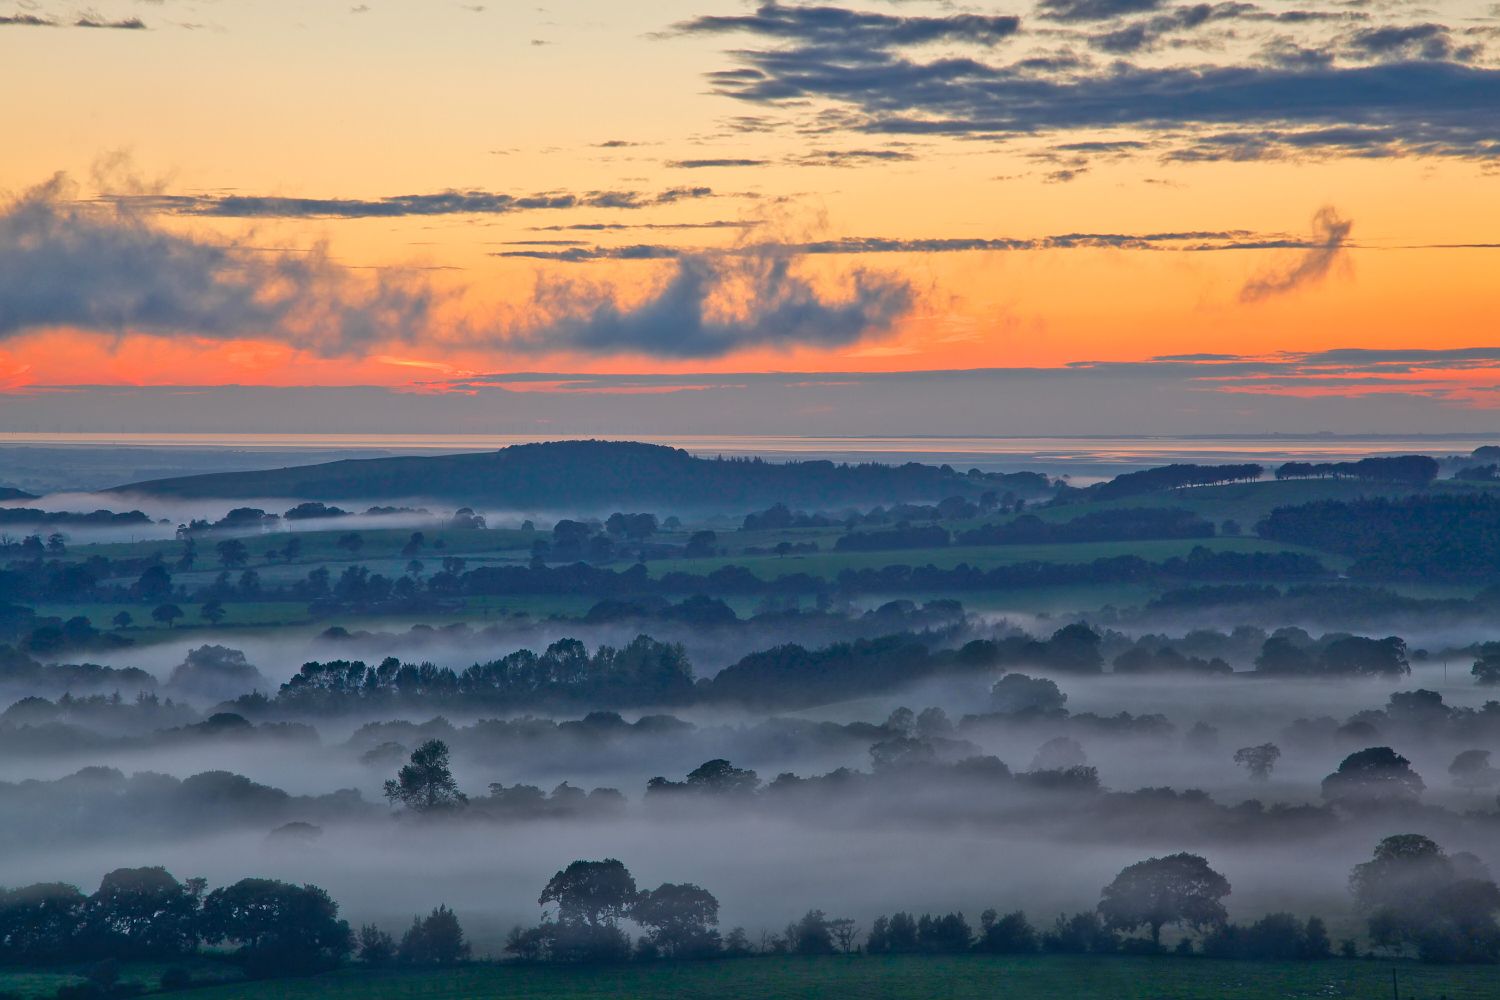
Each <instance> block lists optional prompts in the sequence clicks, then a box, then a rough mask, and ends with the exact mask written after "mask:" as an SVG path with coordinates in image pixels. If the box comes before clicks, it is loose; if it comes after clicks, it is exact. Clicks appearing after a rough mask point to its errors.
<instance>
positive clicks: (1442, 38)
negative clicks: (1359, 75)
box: [1349, 23, 1479, 61]
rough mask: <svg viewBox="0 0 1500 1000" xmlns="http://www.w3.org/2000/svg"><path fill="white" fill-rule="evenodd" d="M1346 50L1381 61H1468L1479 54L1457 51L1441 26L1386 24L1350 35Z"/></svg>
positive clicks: (1447, 31) (1473, 49) (1444, 28)
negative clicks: (1455, 59)
mask: <svg viewBox="0 0 1500 1000" xmlns="http://www.w3.org/2000/svg"><path fill="white" fill-rule="evenodd" d="M1349 48H1350V49H1352V50H1354V52H1355V53H1357V54H1361V55H1365V56H1370V57H1375V58H1380V59H1432V60H1444V59H1452V58H1458V59H1460V60H1462V61H1467V60H1469V59H1472V58H1474V57H1475V56H1477V55H1478V54H1479V50H1478V48H1474V47H1470V48H1464V49H1461V50H1460V49H1458V48H1457V47H1455V46H1454V44H1453V35H1452V32H1450V31H1449V29H1448V27H1447V26H1446V25H1442V24H1430V23H1429V24H1407V25H1386V26H1383V27H1379V28H1366V29H1363V30H1361V31H1356V32H1355V33H1354V34H1352V35H1351V36H1349Z"/></svg>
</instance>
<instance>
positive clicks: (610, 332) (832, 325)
mask: <svg viewBox="0 0 1500 1000" xmlns="http://www.w3.org/2000/svg"><path fill="white" fill-rule="evenodd" d="M794 264H795V257H794V255H792V254H789V253H785V252H778V251H777V250H775V249H774V248H762V249H760V250H759V251H758V252H753V253H746V254H741V255H737V256H734V257H725V256H721V255H709V254H692V255H680V256H677V257H676V258H674V262H673V269H672V273H671V274H670V275H669V276H668V278H667V280H666V281H665V282H664V283H663V284H662V285H661V286H660V287H659V288H657V289H656V290H655V291H654V292H652V293H651V294H650V295H648V296H647V297H646V298H645V300H644V301H640V302H635V303H632V304H629V305H623V304H622V303H621V301H620V299H619V297H618V296H617V294H616V293H615V292H614V291H613V290H610V289H598V288H595V287H594V286H591V285H588V284H585V283H581V282H573V281H559V280H554V279H548V278H542V279H540V280H539V283H538V286H537V291H536V294H535V297H534V301H533V304H532V305H533V311H534V312H536V313H539V314H541V315H543V316H545V317H547V318H546V319H545V320H543V321H541V322H540V323H539V324H538V325H537V327H536V328H535V329H533V330H531V331H529V332H528V333H527V334H526V335H525V336H523V337H521V338H519V339H516V340H514V341H511V342H508V343H507V345H506V346H509V347H511V348H514V349H527V348H529V349H531V350H534V351H543V352H547V351H559V350H566V351H582V352H585V353H591V354H640V355H646V356H649V357H657V358H715V357H721V356H723V355H726V354H732V353H734V352H736V351H740V350H745V349H750V348H773V349H787V348H793V347H803V346H811V347H838V346H843V345H847V344H852V343H856V342H857V341H860V340H863V339H865V338H866V337H870V336H874V335H878V334H881V333H884V332H887V331H888V330H889V329H890V328H891V327H892V325H893V324H894V323H895V322H896V321H897V320H898V319H900V318H901V317H902V316H903V315H905V314H906V313H907V312H909V311H910V310H911V308H912V306H913V304H914V303H915V301H916V293H915V291H914V290H913V289H912V287H911V285H910V284H908V283H907V282H906V281H905V280H904V279H901V278H899V277H895V276H892V275H885V274H879V273H876V272H872V271H865V270H855V271H853V272H852V273H851V274H850V275H849V277H848V279H847V282H846V284H847V286H848V287H847V289H846V290H845V292H844V293H843V294H839V295H829V294H825V293H823V292H821V291H819V290H818V289H817V288H815V287H814V286H813V285H812V283H811V282H810V281H808V279H806V278H805V277H802V276H800V275H799V274H797V273H796V271H795V269H794Z"/></svg>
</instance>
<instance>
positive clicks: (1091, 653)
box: [1044, 622, 1104, 674]
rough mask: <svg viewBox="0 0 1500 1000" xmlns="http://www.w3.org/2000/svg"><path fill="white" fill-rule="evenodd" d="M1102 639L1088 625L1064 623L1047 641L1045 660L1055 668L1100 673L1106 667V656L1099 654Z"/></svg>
mask: <svg viewBox="0 0 1500 1000" xmlns="http://www.w3.org/2000/svg"><path fill="white" fill-rule="evenodd" d="M1102 641H1103V637H1102V636H1101V635H1100V634H1099V633H1098V632H1095V631H1094V630H1093V629H1091V628H1089V627H1088V626H1087V625H1083V624H1079V623H1077V622H1075V623H1074V624H1072V625H1064V626H1063V627H1062V628H1060V629H1058V630H1057V631H1056V632H1053V633H1052V638H1051V639H1049V640H1048V641H1047V643H1046V648H1045V657H1044V662H1045V664H1046V665H1047V666H1049V667H1051V668H1053V669H1054V670H1067V671H1071V672H1073V673H1080V674H1097V673H1100V672H1101V671H1103V669H1104V657H1103V656H1101V655H1100V654H1099V644H1100V642H1102Z"/></svg>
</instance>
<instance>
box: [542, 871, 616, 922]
mask: <svg viewBox="0 0 1500 1000" xmlns="http://www.w3.org/2000/svg"><path fill="white" fill-rule="evenodd" d="M635 899H636V888H635V878H634V876H632V875H631V874H630V869H628V868H626V867H625V866H624V865H623V864H622V863H621V862H619V861H617V860H615V859H614V858H605V859H604V860H603V861H574V862H573V863H572V864H570V865H568V867H567V868H564V869H563V870H562V871H560V872H558V873H557V874H555V875H553V876H552V878H551V879H549V880H548V882H547V885H546V887H545V888H544V889H542V894H541V896H540V897H539V898H538V899H537V905H538V906H546V905H547V904H548V903H556V904H557V918H558V920H560V921H578V922H581V923H584V924H587V925H589V926H591V927H603V926H611V927H612V926H614V925H615V924H616V923H617V922H618V921H620V920H621V919H623V918H625V917H627V916H629V915H630V910H631V907H632V906H634V905H635Z"/></svg>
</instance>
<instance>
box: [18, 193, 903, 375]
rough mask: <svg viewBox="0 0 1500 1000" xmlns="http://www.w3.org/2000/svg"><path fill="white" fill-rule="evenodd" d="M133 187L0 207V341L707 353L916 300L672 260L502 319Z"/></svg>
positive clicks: (736, 263) (787, 263) (827, 337)
mask: <svg viewBox="0 0 1500 1000" xmlns="http://www.w3.org/2000/svg"><path fill="white" fill-rule="evenodd" d="M152 204H154V203H153V201H152V200H151V199H150V198H149V197H147V196H145V195H142V196H139V197H122V198H116V199H111V200H104V201H83V200H80V199H78V198H77V192H76V191H75V190H74V186H73V185H72V183H71V182H70V181H69V180H68V179H67V177H66V176H64V175H62V174H58V175H56V176H54V177H53V178H52V179H51V180H50V181H48V182H47V183H45V184H42V185H40V186H38V187H35V188H32V189H31V190H29V191H26V192H24V193H23V194H21V195H20V196H19V197H17V198H15V199H14V200H12V201H11V202H9V203H7V204H3V205H0V340H4V339H8V338H12V337H16V336H20V335H24V334H27V333H31V332H38V331H45V330H49V329H76V330H81V331H86V332H93V333H102V334H109V335H116V336H119V335H124V334H134V333H141V334H151V335H157V336H183V337H193V338H206V339H210V340H239V339H247V340H270V341H276V342H280V343H285V344H288V345H290V346H293V347H296V348H299V349H302V350H307V351H311V352H315V353H317V354H320V355H323V356H327V357H343V356H352V355H359V354H361V353H365V352H368V351H369V350H371V349H372V348H375V347H377V346H380V345H390V344H397V343H405V344H411V343H421V342H431V341H441V342H443V343H445V344H449V345H452V344H463V345H468V346H475V347H481V348H490V349H500V350H509V351H515V352H520V353H526V354H537V353H548V352H554V351H578V352H584V353H592V354H601V355H607V354H643V355H650V356H656V357H670V358H696V357H718V356H722V355H725V354H730V353H733V352H734V351H738V350H742V349H746V348H755V347H760V348H764V347H770V348H790V347H795V346H801V345H811V346H837V345H843V344H849V343H853V342H855V341H857V340H860V339H862V338H864V337H866V336H871V335H875V334H879V333H882V332H885V331H886V330H888V329H889V328H890V327H891V326H892V324H894V323H895V321H896V320H897V319H899V318H900V317H901V316H903V315H904V314H905V313H907V312H908V311H909V310H910V308H911V307H912V304H913V302H914V301H915V293H914V292H913V290H912V288H911V286H910V285H909V284H908V283H907V282H906V281H904V280H902V279H899V278H895V277H891V276H887V275H883V274H879V273H876V272H871V271H865V270H855V271H853V272H852V273H851V274H849V275H848V276H847V278H846V279H845V280H844V281H843V283H842V288H840V289H838V290H835V291H832V292H825V291H822V290H820V289H819V288H818V287H815V285H814V283H813V282H812V281H811V280H810V279H809V278H807V277H805V276H803V275H802V274H800V273H799V272H798V270H797V267H796V260H797V255H796V254H793V253H789V252H786V251H783V250H779V249H777V248H774V247H769V246H768V247H763V248H760V249H757V250H756V251H754V252H749V253H745V254H741V255H739V256H736V257H734V258H727V257H722V256H709V255H701V254H700V255H692V254H685V255H678V256H675V257H674V258H673V259H672V262H671V267H670V273H669V274H668V276H667V278H666V280H665V281H664V282H662V283H661V284H660V285H659V286H657V287H655V288H653V289H652V290H651V291H650V292H649V293H648V294H647V295H646V296H645V297H644V298H643V299H638V298H637V297H636V296H634V295H633V294H632V292H628V291H623V290H622V289H621V288H619V287H615V286H609V285H596V284H592V283H587V282H582V281H572V280H560V279H557V278H552V277H547V276H542V277H540V278H539V279H538V284H537V287H536V290H535V292H534V293H533V296H532V299H531V301H530V302H529V303H527V304H526V306H525V308H522V309H518V310H514V314H515V316H516V317H517V318H515V319H512V320H509V321H500V320H494V321H485V322H465V321H463V320H456V319H453V318H452V317H451V316H447V315H445V316H443V317H442V318H441V320H442V321H441V322H440V317H439V316H438V310H439V309H440V307H442V306H443V305H444V304H445V303H446V301H447V296H445V295H444V294H443V293H440V292H438V291H437V290H435V289H434V288H433V287H432V286H431V285H430V284H428V283H427V282H426V281H425V280H423V279H422V278H421V276H420V275H419V274H417V273H416V272H415V271H414V270H409V269H408V270H402V269H394V268H370V269H353V268H349V267H346V266H343V265H340V264H338V263H337V262H336V261H334V260H332V259H331V258H330V257H329V255H328V253H327V251H326V249H325V248H324V247H321V246H319V247H315V248H313V249H312V250H311V251H308V252H305V253H304V252H294V251H285V250H272V251H266V250H262V249H258V248H255V247H253V246H251V245H249V244H245V243H239V242H232V241H231V242H228V243H214V242H209V241H208V240H206V239H203V238H198V237H194V236H189V235H184V234H181V233H176V232H172V231H169V230H167V229H165V228H163V227H162V226H160V225H159V224H158V223H157V221H156V219H155V217H154V216H153V215H152V213H151V211H150V209H149V206H151V205H152Z"/></svg>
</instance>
